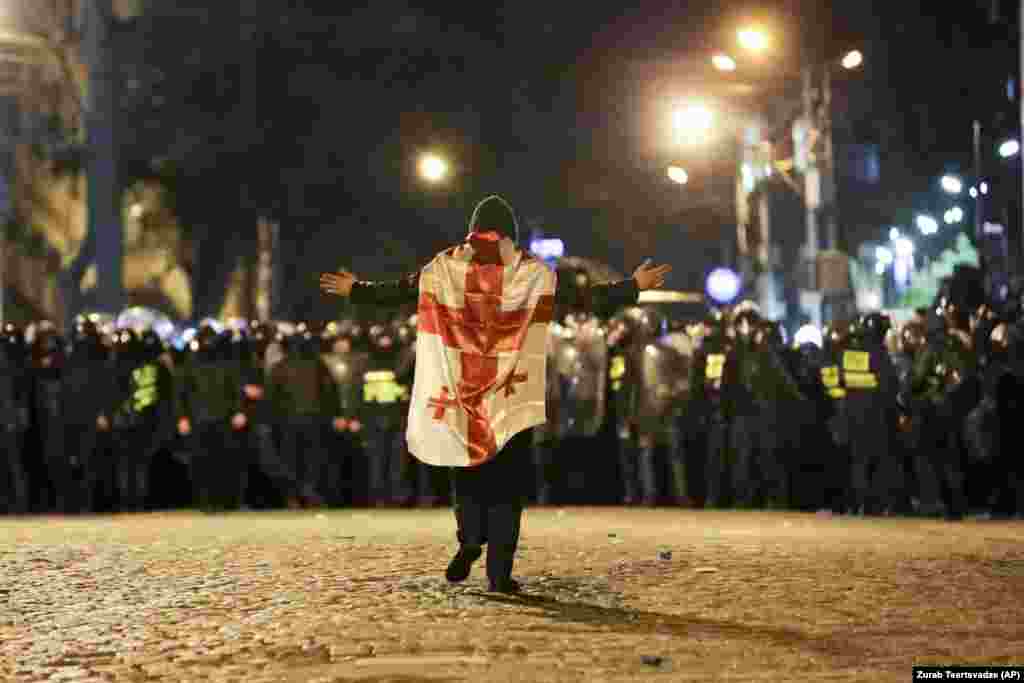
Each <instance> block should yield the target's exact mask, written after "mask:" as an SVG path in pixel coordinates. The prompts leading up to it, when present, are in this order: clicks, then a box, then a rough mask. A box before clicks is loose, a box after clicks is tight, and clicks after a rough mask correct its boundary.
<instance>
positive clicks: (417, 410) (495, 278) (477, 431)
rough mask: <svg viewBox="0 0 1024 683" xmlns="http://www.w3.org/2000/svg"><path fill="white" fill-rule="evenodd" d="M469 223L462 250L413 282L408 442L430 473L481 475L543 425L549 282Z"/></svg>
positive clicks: (548, 275) (492, 232)
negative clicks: (435, 469) (472, 470)
mask: <svg viewBox="0 0 1024 683" xmlns="http://www.w3.org/2000/svg"><path fill="white" fill-rule="evenodd" d="M494 199H496V200H498V201H502V200H500V199H499V198H497V197H495V198H494ZM476 218H477V217H476V216H474V220H472V221H471V222H470V225H471V226H473V227H472V232H471V233H470V235H469V237H468V240H467V243H466V244H464V245H461V246H459V247H454V248H452V249H449V250H447V251H444V252H442V253H440V254H438V255H437V256H436V257H435V258H434V260H433V261H431V262H430V263H429V264H428V265H427V266H426V267H425V268H424V269H423V270H422V271H421V273H420V278H419V303H418V309H417V317H418V323H417V328H418V329H417V335H416V361H417V362H416V373H415V379H414V382H413V392H412V393H413V395H412V402H411V404H410V406H409V427H408V432H407V439H408V445H409V452H410V453H412V455H414V456H415V457H416V458H417V459H419V460H421V461H423V462H425V463H427V464H430V465H438V466H446V467H473V466H476V465H480V464H482V463H484V462H487V461H488V460H490V459H491V458H493V457H494V455H495V454H496V453H498V452H499V451H500V450H501V449H502V447H503V446H504V445H505V444H506V443H507V442H508V441H509V439H511V438H512V437H513V436H515V435H516V434H517V433H519V432H521V431H523V430H524V429H528V428H530V427H533V426H536V425H539V424H543V423H544V422H545V421H546V415H545V402H544V398H545V379H546V374H547V370H546V363H547V354H546V347H547V341H548V334H549V331H548V325H549V323H550V322H551V320H552V317H553V314H554V295H555V284H556V279H555V273H554V272H553V271H552V270H550V269H549V268H548V267H547V266H545V265H544V264H543V263H542V262H540V261H539V260H537V259H534V258H532V257H530V256H528V255H526V254H524V253H523V252H521V251H518V250H516V249H515V246H514V244H513V243H512V242H510V241H509V240H504V241H502V239H501V238H502V236H503V234H504V233H505V232H507V231H503V230H498V229H489V228H490V227H494V228H498V226H488V225H486V224H482V222H478V221H477V220H476Z"/></svg>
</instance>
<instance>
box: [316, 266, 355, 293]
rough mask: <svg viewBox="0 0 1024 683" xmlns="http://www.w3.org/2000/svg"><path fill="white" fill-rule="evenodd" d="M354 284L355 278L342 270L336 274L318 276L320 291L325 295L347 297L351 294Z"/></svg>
mask: <svg viewBox="0 0 1024 683" xmlns="http://www.w3.org/2000/svg"><path fill="white" fill-rule="evenodd" d="M355 282H356V276H355V275H353V274H352V273H350V272H348V271H347V270H344V269H342V270H339V271H338V272H337V273H322V274H321V275H320V289H321V290H323V291H324V292H326V293H327V294H334V295H336V296H348V295H349V294H350V293H351V292H352V285H354V284H355Z"/></svg>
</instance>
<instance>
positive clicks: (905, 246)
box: [893, 237, 914, 257]
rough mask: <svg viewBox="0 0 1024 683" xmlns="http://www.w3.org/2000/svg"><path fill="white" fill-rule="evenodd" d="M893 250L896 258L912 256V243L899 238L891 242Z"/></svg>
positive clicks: (904, 238)
mask: <svg viewBox="0 0 1024 683" xmlns="http://www.w3.org/2000/svg"><path fill="white" fill-rule="evenodd" d="M893 249H895V250H896V254H897V255H898V256H902V257H907V256H913V255H914V243H913V242H911V241H910V240H909V239H907V238H906V237H900V238H899V239H898V240H896V241H894V242H893Z"/></svg>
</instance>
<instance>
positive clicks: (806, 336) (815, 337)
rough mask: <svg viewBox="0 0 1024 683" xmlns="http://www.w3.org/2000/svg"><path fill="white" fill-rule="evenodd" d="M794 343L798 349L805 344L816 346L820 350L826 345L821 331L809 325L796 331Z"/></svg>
mask: <svg viewBox="0 0 1024 683" xmlns="http://www.w3.org/2000/svg"><path fill="white" fill-rule="evenodd" d="M793 343H794V344H796V345H797V346H798V347H800V346H803V345H804V344H814V345H815V346H817V347H818V348H819V349H820V348H821V347H822V346H824V344H825V338H824V337H823V336H822V334H821V330H819V329H818V328H817V327H815V326H814V325H810V324H808V325H804V326H803V327H801V328H800V329H799V330H797V331H796V334H795V335H794V336H793Z"/></svg>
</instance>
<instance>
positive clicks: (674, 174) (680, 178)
mask: <svg viewBox="0 0 1024 683" xmlns="http://www.w3.org/2000/svg"><path fill="white" fill-rule="evenodd" d="M668 177H669V179H670V180H671V181H672V182H674V183H679V184H680V185H685V184H686V183H687V182H688V181H689V180H690V176H689V175H688V174H687V173H686V171H684V170H683V169H681V168H679V167H678V166H669V167H668Z"/></svg>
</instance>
